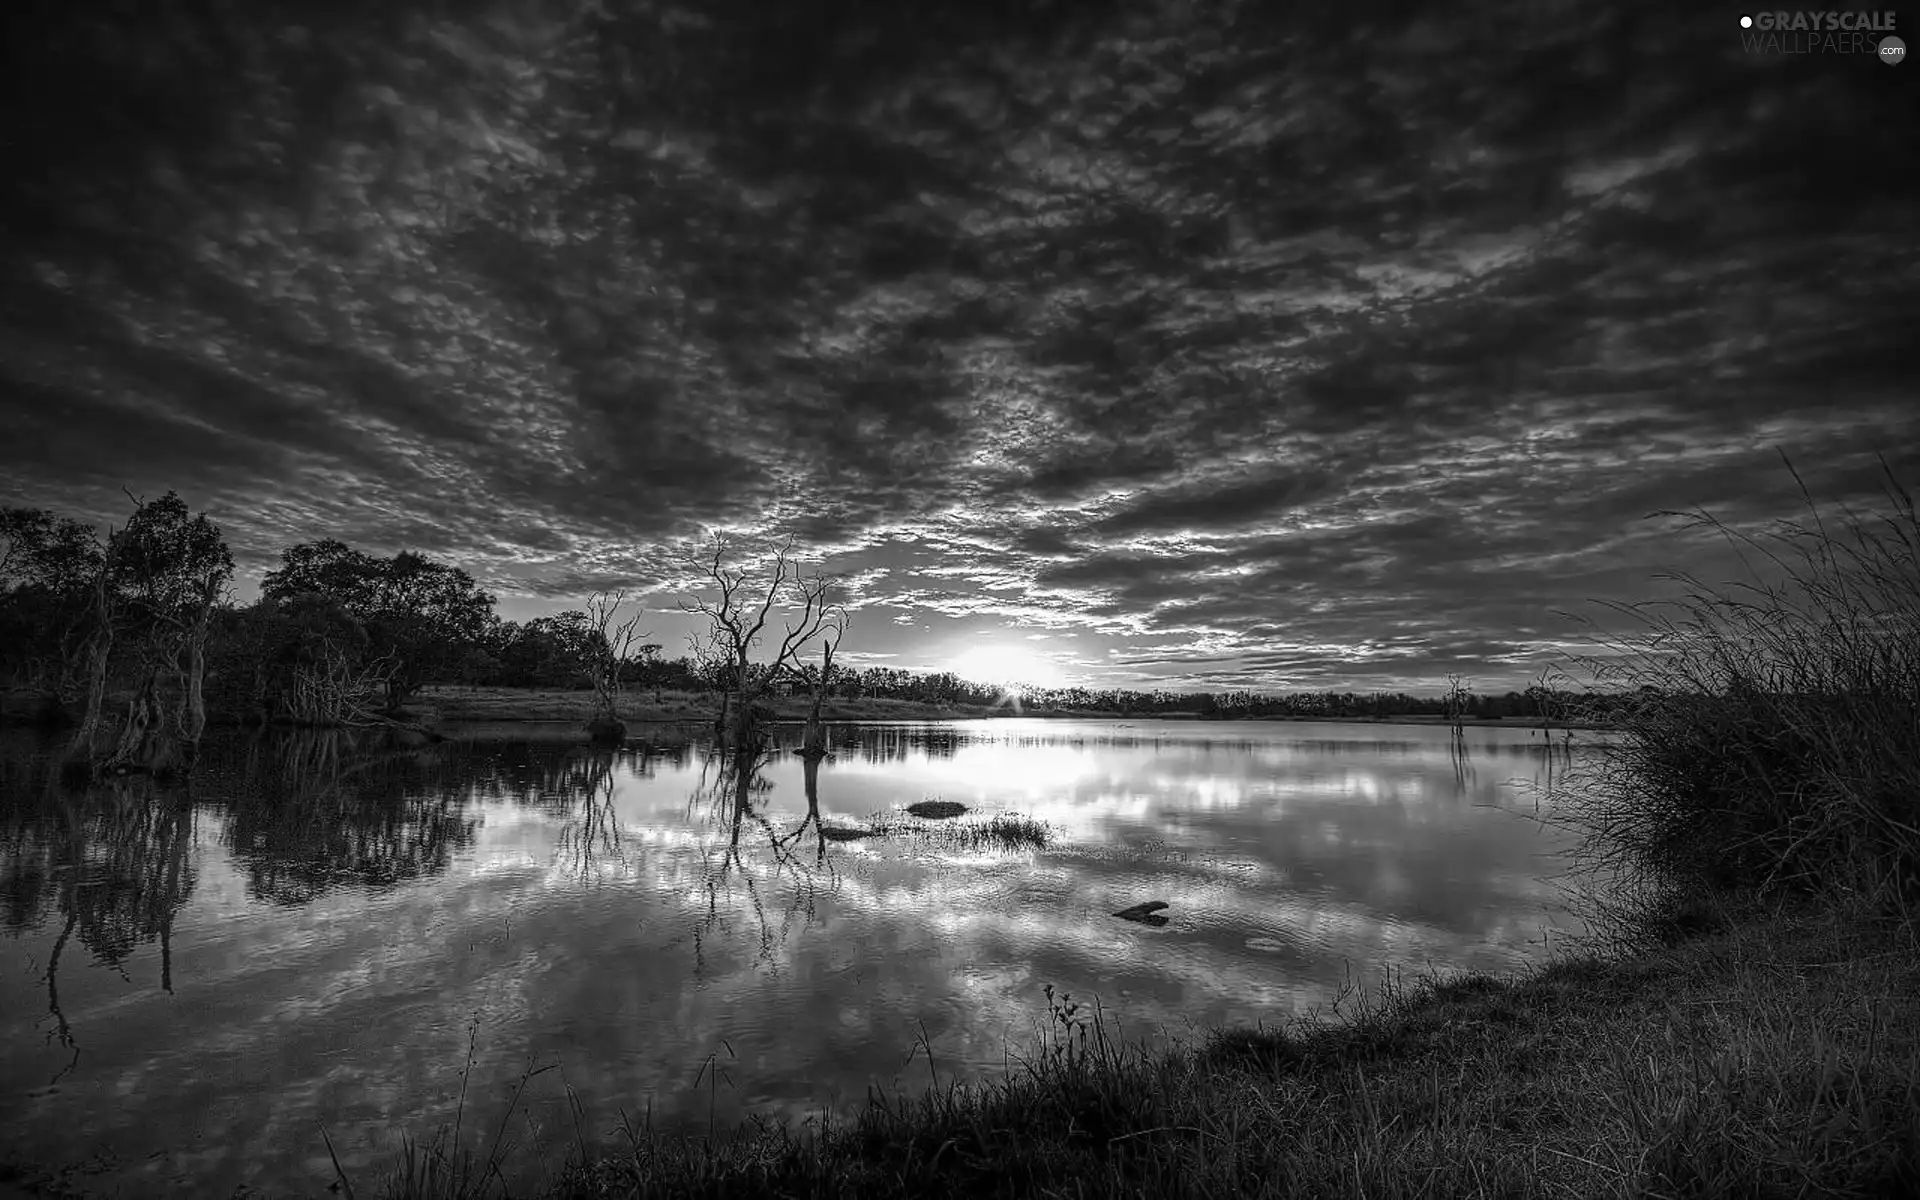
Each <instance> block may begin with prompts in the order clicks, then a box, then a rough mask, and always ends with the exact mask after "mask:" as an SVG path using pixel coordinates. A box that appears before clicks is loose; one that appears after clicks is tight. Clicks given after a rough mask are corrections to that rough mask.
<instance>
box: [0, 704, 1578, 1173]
mask: <svg viewBox="0 0 1920 1200" xmlns="http://www.w3.org/2000/svg"><path fill="white" fill-rule="evenodd" d="M641 728H642V729H645V728H646V727H641ZM37 736H38V735H33V734H28V733H25V732H22V731H9V732H8V733H6V735H5V737H4V740H0V789H4V799H0V908H3V909H4V914H5V935H4V941H3V942H0V945H3V946H4V949H5V952H6V954H5V959H4V963H3V964H0V1129H4V1130H5V1135H4V1136H5V1143H4V1145H5V1149H4V1151H0V1160H5V1159H12V1160H14V1161H16V1162H20V1161H24V1162H27V1163H30V1164H33V1165H34V1166H35V1167H36V1168H38V1169H39V1170H40V1171H43V1172H44V1171H56V1170H57V1171H65V1172H67V1174H66V1176H65V1177H66V1178H68V1179H70V1180H71V1181H72V1182H73V1183H75V1184H78V1185H80V1186H84V1187H87V1188H89V1189H93V1190H96V1191H99V1192H101V1193H103V1194H114V1193H116V1192H118V1193H119V1194H124V1195H130V1196H132V1195H139V1196H149V1195H166V1194H192V1195H200V1196H207V1195H215V1194H219V1195H230V1194H232V1193H234V1191H235V1190H236V1188H239V1187H242V1186H243V1185H244V1186H247V1187H250V1188H252V1189H255V1191H254V1192H253V1193H252V1194H259V1195H273V1196H279V1195H288V1196H321V1195H326V1194H328V1193H327V1190H326V1189H327V1185H328V1184H329V1183H331V1182H332V1180H333V1169H332V1166H331V1164H330V1162H329V1158H328V1152H327V1147H326V1144H325V1143H324V1142H323V1140H322V1138H321V1129H322V1128H323V1127H324V1128H325V1129H326V1131H327V1133H328V1134H329V1135H330V1136H331V1138H332V1141H333V1146H334V1149H335V1150H336V1151H337V1152H338V1154H339V1156H340V1159H341V1161H342V1163H343V1164H344V1165H345V1166H346V1167H347V1168H348V1170H349V1172H350V1174H351V1175H352V1177H353V1179H354V1181H355V1184H356V1186H357V1187H358V1189H359V1190H360V1192H361V1194H363V1195H365V1194H368V1193H369V1192H371V1191H373V1190H374V1189H375V1183H376V1180H377V1177H378V1175H379V1173H380V1172H381V1171H382V1170H384V1169H386V1168H387V1167H389V1166H391V1165H392V1163H393V1161H394V1155H395V1152H396V1151H397V1148H398V1145H399V1138H400V1134H401V1133H402V1132H403V1131H405V1132H411V1133H413V1134H415V1135H416V1136H424V1135H427V1134H430V1133H431V1132H432V1131H433V1129H434V1128H435V1127H436V1126H438V1125H440V1124H441V1123H443V1122H446V1123H451V1122H452V1121H453V1120H454V1118H455V1114H456V1111H457V1109H458V1108H459V1106H460V1104H461V1099H460V1097H461V1090H462V1073H463V1070H464V1069H465V1068H466V1066H467V1064H468V1061H469V1056H470V1054H471V1062H472V1070H471V1076H470V1079H469V1080H468V1081H467V1083H466V1087H465V1100H464V1114H463V1116H462V1118H461V1121H462V1133H461V1140H462V1142H463V1143H465V1144H467V1145H472V1146H481V1147H484V1145H485V1144H488V1143H490V1142H491V1141H492V1140H493V1138H494V1136H495V1134H496V1131H497V1130H498V1129H499V1128H500V1127H501V1125H502V1121H503V1118H504V1117H505V1114H507V1113H508V1112H509V1111H511V1113H512V1116H511V1119H510V1120H508V1121H507V1122H506V1127H507V1134H506V1136H507V1137H508V1138H509V1139H511V1140H512V1141H513V1142H515V1143H516V1144H517V1145H518V1146H519V1147H520V1149H519V1150H518V1151H517V1152H516V1153H515V1155H514V1159H513V1162H512V1164H511V1169H510V1171H509V1175H510V1177H512V1176H514V1175H515V1174H517V1175H518V1176H519V1177H520V1178H522V1179H538V1178H539V1177H540V1176H541V1172H542V1169H543V1164H544V1165H545V1166H546V1167H549V1168H557V1167H558V1165H559V1163H560V1162H561V1161H562V1159H563V1158H564V1156H565V1155H566V1153H567V1151H568V1150H569V1149H570V1148H571V1147H573V1146H574V1145H575V1142H576V1138H584V1139H585V1140H586V1141H587V1142H589V1143H590V1144H591V1143H595V1142H599V1141H603V1140H605V1141H610V1142H619V1141H621V1140H622V1139H621V1138H620V1137H619V1136H618V1135H617V1134H616V1133H615V1132H614V1130H615V1127H616V1126H617V1125H618V1124H619V1122H620V1120H621V1113H622V1110H623V1109H624V1111H625V1114H626V1115H627V1117H628V1118H629V1119H630V1120H632V1121H633V1122H634V1123H635V1124H636V1125H638V1124H640V1123H642V1122H644V1121H647V1120H651V1122H652V1123H653V1125H654V1127H655V1128H660V1129H668V1130H676V1131H693V1132H703V1131H705V1130H706V1129H707V1128H708V1127H709V1125H710V1123H711V1125H712V1126H713V1127H714V1128H715V1129H723V1128H725V1129H730V1128H731V1127H732V1126H733V1124H734V1123H736V1122H737V1121H738V1120H739V1119H740V1118H741V1117H742V1116H743V1115H744V1114H746V1113H749V1112H759V1113H764V1114H766V1115H768V1116H770V1117H774V1118H777V1119H782V1120H786V1121H790V1122H794V1123H796V1124H797V1123H799V1122H801V1121H803V1120H805V1119H807V1118H809V1117H817V1116H818V1114H819V1113H820V1111H821V1109H822V1107H823V1106H824V1105H828V1104H831V1105H832V1106H833V1108H834V1111H835V1112H836V1113H839V1114H842V1115H850V1114H851V1113H852V1112H853V1111H854V1110H855V1109H857V1108H858V1107H859V1106H860V1105H861V1104H863V1103H864V1102H865V1099H866V1096H867V1093H868V1088H869V1086H870V1085H871V1086H875V1087H878V1088H881V1089H883V1090H891V1089H892V1088H894V1087H895V1086H896V1085H898V1086H901V1087H906V1088H918V1087H921V1086H923V1085H924V1084H925V1082H926V1081H927V1079H928V1077H929V1070H928V1068H929V1064H928V1061H927V1058H926V1056H925V1055H924V1054H922V1053H917V1052H916V1051H915V1045H916V1043H917V1042H919V1041H920V1039H921V1038H922V1037H923V1036H924V1037H925V1038H926V1039H927V1041H928V1042H929V1043H930V1044H931V1046H932V1048H933V1061H932V1067H933V1069H934V1070H936V1071H937V1072H938V1073H939V1078H940V1079H941V1080H942V1081H943V1082H944V1081H945V1080H946V1079H948V1078H949V1077H950V1076H954V1075H957V1076H960V1077H965V1076H968V1075H974V1076H977V1075H980V1074H985V1073H992V1072H998V1071H1000V1070H1002V1069H1003V1068H1004V1067H1005V1065H1006V1063H1007V1062H1008V1060H1009V1056H1010V1055H1013V1054H1020V1053H1024V1052H1027V1051H1029V1050H1031V1049H1032V1048H1033V1046H1034V1045H1035V1039H1036V1034H1037V1031H1038V1029H1039V1028H1040V1026H1041V1024H1042V1022H1043V1021H1044V1019H1045V1018H1046V1015H1047V1009H1046V1001H1045V998H1044V996H1043V993H1042V988H1043V987H1044V986H1045V985H1049V984H1050V985H1052V986H1053V987H1054V988H1055V989H1057V990H1059V991H1064V992H1068V993H1071V994H1072V995H1073V996H1074V997H1075V998H1076V999H1086V1000H1089V1001H1090V1000H1092V999H1094V998H1096V997H1097V998H1098V1000H1099V1002H1100V1003H1101V1005H1102V1006H1103V1008H1104V1009H1105V1010H1106V1011H1107V1012H1108V1013H1109V1014H1111V1015H1114V1016H1117V1017H1118V1019H1119V1021H1120V1022H1121V1028H1122V1030H1123V1031H1124V1033H1125V1034H1126V1035H1127V1036H1128V1037H1133V1038H1142V1039H1166V1038H1172V1039H1176V1040H1177V1039H1190V1038H1195V1037H1197V1036H1198V1035H1200V1034H1201V1033H1202V1032H1203V1031H1204V1030H1205V1029H1207V1028H1209V1027H1214V1026H1221V1025H1231V1024H1241V1023H1244V1024H1251V1023H1253V1022H1255V1021H1257V1020H1262V1019H1264V1020H1266V1021H1268V1022H1273V1021H1275V1020H1277V1019H1280V1018H1284V1017H1286V1016H1287V1015H1289V1014H1294V1013H1299V1012H1302V1011H1305V1010H1307V1009H1309V1008H1311V1007H1313V1006H1315V1005H1317V1004H1321V1003H1323V1002H1325V1001H1326V1000H1327V999H1328V998H1329V997H1331V996H1333V995H1334V994H1335V993H1336V991H1337V989H1339V988H1340V987H1341V986H1342V984H1343V983H1347V982H1350V981H1351V982H1363V983H1365V984H1366V985H1367V986H1369V987H1372V986H1375V985H1377V983H1378V982H1379V980H1380V978H1381V975H1382V972H1383V971H1389V970H1391V971H1393V972H1395V973H1396V974H1399V973H1402V972H1403V973H1404V977H1405V978H1406V979H1407V980H1408V981H1411V980H1413V979H1414V978H1416V977H1418V976H1419V975H1420V974H1422V973H1424V972H1426V971H1428V970H1439V971H1454V970H1460V969H1473V970H1485V971H1493V972H1505V971H1509V970H1512V969H1515V968H1518V967H1520V966H1522V965H1524V964H1525V963H1527V962H1528V961H1530V960H1532V961H1537V960H1540V959H1542V958H1544V956H1545V952H1546V950H1547V948H1548V946H1549V945H1550V944H1551V943H1552V942H1553V941H1555V940H1556V939H1561V940H1563V939H1564V937H1565V935H1567V934H1569V933H1573V932H1576V931H1578V929H1579V928H1580V923H1579V921H1578V920H1577V919H1576V918H1575V917H1573V916H1571V915H1570V914H1568V913H1567V912H1566V910H1565V904H1564V900H1563V895H1562V892H1561V890H1560V887H1559V886H1557V881H1559V880H1561V878H1562V877H1563V876H1564V874H1565V873H1566V871H1567V869H1568V861H1567V857H1566V856H1567V853H1568V851H1569V850H1570V848H1571V847H1570V844H1569V838H1568V835H1567V834H1566V833H1565V832H1564V831H1561V830H1558V829H1554V828H1551V827H1548V826H1544V825H1543V824H1541V823H1540V822H1539V821H1538V820H1537V819H1536V813H1537V807H1536V806H1537V804H1538V803H1540V802H1539V801H1538V798H1537V795H1536V794H1535V793H1534V790H1533V789H1534V788H1535V787H1538V786H1542V785H1546V784H1547V783H1549V782H1550V776H1552V775H1553V773H1554V772H1556V771H1564V770H1566V769H1567V767H1568V765H1569V762H1572V763H1576V764H1577V763H1578V762H1579V761H1580V759H1581V757H1582V756H1583V755H1587V754H1591V753H1594V750H1593V749H1592V747H1593V745H1594V744H1595V741H1596V735H1593V734H1580V735H1577V737H1576V741H1575V742H1574V744H1573V746H1572V747H1571V749H1567V750H1563V749H1561V748H1559V744H1558V742H1557V741H1556V746H1555V749H1553V750H1551V751H1549V750H1548V749H1546V748H1545V747H1544V745H1543V744H1542V738H1541V735H1539V734H1535V733H1529V731H1527V730H1525V729H1518V728H1516V729H1502V728H1477V729H1468V730H1467V731H1466V735H1465V736H1466V748H1467V755H1466V757H1465V758H1464V759H1462V758H1461V757H1460V756H1459V755H1457V754H1456V753H1455V752H1454V750H1453V749H1452V746H1451V737H1452V734H1451V731H1449V730H1447V729H1445V728H1439V727H1433V726H1418V725H1363V724H1332V723H1328V724H1319V723H1295V722H1262V721H1247V722H1184V721H1166V722H1154V721H1132V722H1129V721H1062V720H1022V719H1002V720H991V721H962V722H954V723H937V724H931V723H930V724H915V725H841V726H836V727H834V729H833V731H832V739H833V745H834V751H835V753H834V757H832V758H831V759H829V760H827V761H826V762H824V763H822V764H820V765H819V767H818V768H817V770H816V771H814V772H812V773H813V775H814V779H813V781H812V784H813V786H812V791H813V795H814V797H815V799H816V802H817V809H818V813H819V815H820V821H819V822H812V823H809V822H808V812H809V805H808V791H809V788H808V774H809V771H808V768H807V764H805V763H804V762H803V761H802V760H801V759H800V758H799V757H798V756H796V755H794V754H792V753H791V752H790V751H779V752H776V753H775V755H774V756H773V758H772V759H771V761H770V762H769V763H768V764H767V765H766V766H765V767H764V769H763V770H762V771H761V773H760V775H759V777H758V778H757V779H754V780H752V781H750V782H751V785H752V786H751V787H750V789H749V790H748V793H747V794H748V796H749V799H750V806H749V809H748V811H746V812H745V813H739V812H738V810H737V809H736V806H735V804H734V802H733V797H734V795H735V794H736V793H735V790H733V789H731V788H729V787H726V786H723V785H724V781H723V780H721V779H720V775H721V772H720V770H719V766H720V764H719V763H718V762H717V760H713V759H712V756H711V755H710V754H709V747H708V746H707V744H706V743H705V742H703V741H702V740H701V738H700V737H699V736H697V734H691V735H690V734H687V733H683V732H677V731H674V730H661V731H659V732H656V733H652V734H644V733H643V734H639V735H636V736H635V737H633V738H630V739H629V742H628V745H627V746H626V747H625V748H623V749H621V750H619V751H608V750H601V751H595V750H592V749H589V748H588V747H586V746H583V745H579V744H578V741H577V735H575V734H574V733H573V732H572V731H571V730H559V729H553V730H546V729H540V728H537V727H529V726H525V725H519V726H493V727H471V728H468V729H464V730H461V731H459V732H458V733H456V734H455V736H454V738H453V739H452V740H450V741H447V742H442V743H433V744H412V745H408V744H402V743H401V742H400V741H397V740H396V739H395V737H394V736H393V735H381V736H375V735H371V734H359V735H355V734H342V733H314V732H298V733H296V732H273V733H267V734H253V733H238V732H231V731H217V732H216V734H215V735H210V736H209V739H208V741H207V743H206V746H205V749H204V751H203V754H202V761H201V765H200V768H199V769H198V771H197V772H196V774H195V776H194V779H193V782H192V785H191V787H190V788H188V789H186V790H184V791H182V790H172V791H169V790H166V789H160V788H157V787H156V786H155V785H153V784H152V783H151V782H150V781H145V780H138V779H135V780H120V781H113V782H109V783H107V784H104V785H100V786H96V787H95V788H93V789H91V790H88V791H84V792H80V791H63V790H61V789H60V788H59V787H57V786H56V785H55V784H54V783H53V782H52V781H51V780H50V779H49V778H48V777H47V774H48V773H47V771H46V769H45V761H44V755H45V754H46V753H47V751H48V750H49V749H50V748H51V745H50V744H49V743H46V742H44V741H41V740H36V739H37ZM782 736H784V737H786V738H787V739H788V740H789V742H791V741H792V740H793V737H794V733H793V731H784V732H783V734H782ZM930 798H938V799H943V800H950V801H958V802H960V803H962V804H964V805H966V806H968V808H969V809H970V811H969V812H968V813H967V814H966V815H965V816H962V817H960V818H958V819H956V820H953V821H948V822H940V821H923V820H918V819H915V818H910V817H906V816H905V815H904V814H902V813H901V812H899V811H898V810H899V809H901V807H902V806H904V805H907V804H911V803H913V802H916V801H920V800H925V799H930ZM1003 813H1019V814H1025V815H1027V816H1030V817H1033V818H1036V819H1038V820H1040V821H1043V822H1045V823H1046V824H1047V826H1048V828H1049V830H1050V833H1051V838H1052V840H1051V842H1050V843H1049V844H1048V845H1047V846H1046V847H1045V848H1042V849H1034V848H1031V847H1016V848H1011V849H1002V848H996V847H994V846H993V845H991V844H979V843H978V842H977V841H976V840H974V839H969V838H967V837H964V836H961V835H960V834H958V833H956V830H964V829H965V828H967V827H968V826H969V824H970V823H972V822H975V821H976V820H978V819H985V818H991V817H993V816H995V815H997V814H1003ZM875 814H886V815H885V818H884V819H885V821H886V822H887V823H888V824H889V826H890V827H894V831H893V832H892V833H890V834H889V835H887V836H881V837H868V838H862V839H858V840H849V841H833V840H829V839H826V838H822V837H821V836H820V826H821V824H822V823H824V824H825V825H826V826H827V827H828V828H834V829H848V828H854V827H859V826H862V825H865V824H866V823H867V822H868V821H869V819H870V818H872V817H874V815H875ZM736 815H738V816H739V817H740V819H738V820H736V819H735V817H736ZM803 826H804V827H803ZM796 831H797V835H796ZM1146 900H1163V901H1166V902H1167V903H1168V905H1169V907H1168V908H1167V909H1166V910H1165V912H1164V913H1163V914H1162V915H1163V916H1164V917H1166V918H1167V920H1166V924H1164V925H1163V926H1148V925H1142V924H1136V923H1132V922H1128V921H1124V920H1119V919H1117V918H1115V917H1114V916H1113V915H1112V914H1113V913H1114V912H1115V911H1116V910H1118V909H1122V908H1125V907H1128V906H1130V905H1133V904H1136V903H1138V902H1141V901H1146ZM542 1067H550V1068H551V1069H548V1070H545V1071H544V1072H542V1073H539V1074H536V1075H533V1076H532V1077H531V1078H529V1079H527V1080H526V1082H525V1086H524V1091H523V1093H522V1094H521V1096H520V1104H519V1107H518V1108H515V1109H512V1110H509V1109H508V1103H509V1100H510V1097H511V1096H512V1094H513V1091H514V1089H515V1087H516V1085H517V1084H518V1083H519V1082H520V1081H521V1077H522V1076H523V1074H525V1073H526V1072H527V1071H529V1070H530V1069H538V1068H542ZM569 1090H571V1092H572V1094H573V1095H574V1096H576V1097H577V1098H578V1103H579V1106H580V1111H581V1112H583V1113H584V1116H582V1117H576V1116H575V1115H574V1110H573V1109H572V1108H570V1106H569V1103H568V1093H569Z"/></svg>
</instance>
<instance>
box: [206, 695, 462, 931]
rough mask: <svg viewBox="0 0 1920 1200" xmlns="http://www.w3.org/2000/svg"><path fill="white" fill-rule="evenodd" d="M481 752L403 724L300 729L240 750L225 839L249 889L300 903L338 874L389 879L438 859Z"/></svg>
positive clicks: (427, 870)
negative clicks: (371, 730)
mask: <svg viewBox="0 0 1920 1200" xmlns="http://www.w3.org/2000/svg"><path fill="white" fill-rule="evenodd" d="M476 766H480V767H482V769H484V766H483V762H481V761H476V760H475V758H474V756H472V755H471V754H468V753H464V752H462V750H461V749H460V748H455V747H448V746H446V745H444V744H442V743H431V742H425V741H424V740H420V739H415V738H410V737H408V736H407V735H404V734H400V735H396V734H391V733H385V732H382V733H377V734H366V733H362V732H359V731H349V730H299V731H296V732H294V733H291V734H281V735H278V736H263V737H257V738H254V739H253V740H251V741H250V742H248V743H247V744H246V745H245V747H244V749H243V750H242V751H241V761H240V763H239V767H240V770H239V776H238V779H237V780H235V783H237V785H238V786H236V787H234V788H232V790H231V792H230V794H229V795H228V796H227V797H226V798H225V804H226V807H227V809H228V820H227V824H226V831H225V839H224V840H225V841H226V843H227V845H228V847H229V848H230V849H231V851H232V854H233V858H234V860H235V862H236V863H239V864H242V865H243V867H244V869H245V872H246V876H247V887H248V890H249V891H250V892H251V893H252V894H253V895H254V896H257V897H259V898H260V899H263V900H269V901H272V902H273V903H276V904H286V905H300V904H307V903H310V902H311V901H313V900H314V899H316V898H318V897H319V896H321V895H323V894H325V893H326V892H328V891H330V890H332V889H334V888H336V887H339V886H341V885H343V884H358V885H361V886H365V887H373V888H385V887H392V886H394V885H395V884H399V883H402V882H405V881H407V880H411V879H419V878H422V877H424V876H428V875H434V874H438V873H439V872H441V871H444V870H445V869H446V868H447V865H448V864H449V862H451V860H452V855H453V852H454V850H456V849H458V848H459V847H461V846H464V845H466V844H468V843H470V842H471V841H472V840H473V833H474V824H475V823H474V821H473V819H472V818H470V817H468V816H466V815H465V809H466V804H467V800H468V798H469V796H470V794H471V787H470V785H471V784H472V783H474V782H475V775H476V772H475V767H476Z"/></svg>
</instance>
